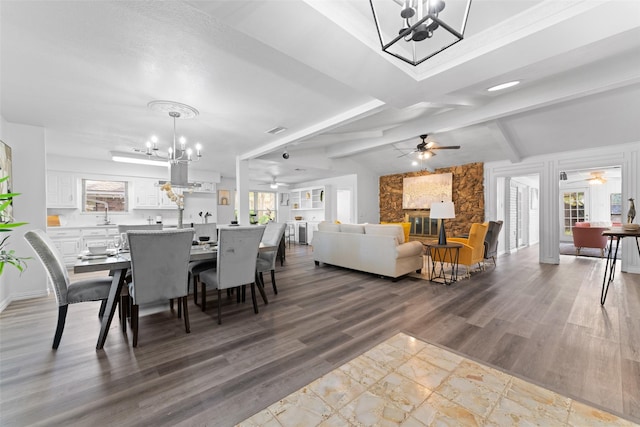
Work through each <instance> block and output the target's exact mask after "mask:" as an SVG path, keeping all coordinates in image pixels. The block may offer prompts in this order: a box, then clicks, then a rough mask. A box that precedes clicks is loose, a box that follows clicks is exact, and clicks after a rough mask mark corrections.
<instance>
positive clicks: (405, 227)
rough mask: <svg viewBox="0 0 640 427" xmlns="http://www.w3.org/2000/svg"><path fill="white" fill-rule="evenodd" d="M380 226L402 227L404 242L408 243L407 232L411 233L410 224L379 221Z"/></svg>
mask: <svg viewBox="0 0 640 427" xmlns="http://www.w3.org/2000/svg"><path fill="white" fill-rule="evenodd" d="M380 224H398V225H401V226H402V231H404V241H405V242H408V241H409V232H410V231H411V223H410V222H387V221H380Z"/></svg>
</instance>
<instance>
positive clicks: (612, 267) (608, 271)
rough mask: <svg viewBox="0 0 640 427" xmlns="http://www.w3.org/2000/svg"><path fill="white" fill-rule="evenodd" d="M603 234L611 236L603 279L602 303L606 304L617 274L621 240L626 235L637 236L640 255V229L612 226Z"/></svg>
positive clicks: (639, 253)
mask: <svg viewBox="0 0 640 427" xmlns="http://www.w3.org/2000/svg"><path fill="white" fill-rule="evenodd" d="M602 235H603V236H607V237H609V252H608V253H607V265H606V267H605V269H604V278H603V279H602V292H601V293H600V304H602V305H604V302H605V300H606V299H607V292H608V291H609V285H610V284H611V282H613V279H614V278H615V275H616V260H617V258H618V247H619V246H620V241H621V240H622V239H623V238H624V237H635V238H636V247H637V248H638V255H640V243H639V242H638V237H640V230H636V231H629V230H625V229H624V228H622V227H611V228H610V229H609V230H607V231H603V232H602ZM614 238H615V242H616V250H615V252H614V253H613V255H612V254H611V253H612V252H613V242H614Z"/></svg>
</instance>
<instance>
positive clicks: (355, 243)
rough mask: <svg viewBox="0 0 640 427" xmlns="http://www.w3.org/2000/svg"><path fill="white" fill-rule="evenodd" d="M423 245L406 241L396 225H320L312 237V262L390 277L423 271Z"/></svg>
mask: <svg viewBox="0 0 640 427" xmlns="http://www.w3.org/2000/svg"><path fill="white" fill-rule="evenodd" d="M422 252H423V248H422V243H420V242H415V241H410V242H405V233H404V229H403V227H402V226H401V225H399V224H335V223H331V222H322V223H320V224H319V225H318V231H317V232H315V233H314V237H313V260H314V262H315V264H316V265H319V264H320V263H325V264H331V265H335V266H339V267H345V268H351V269H354V270H359V271H364V272H367V273H373V274H378V275H381V276H385V277H390V278H392V279H394V280H396V279H398V278H399V277H400V276H403V275H406V274H408V273H412V272H419V271H420V270H421V269H422V265H423V260H422Z"/></svg>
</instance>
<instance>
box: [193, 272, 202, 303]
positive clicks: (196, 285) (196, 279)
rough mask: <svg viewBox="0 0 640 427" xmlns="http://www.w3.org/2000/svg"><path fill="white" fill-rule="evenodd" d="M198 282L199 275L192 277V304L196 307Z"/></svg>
mask: <svg viewBox="0 0 640 427" xmlns="http://www.w3.org/2000/svg"><path fill="white" fill-rule="evenodd" d="M199 281H200V275H195V276H193V303H194V304H195V305H198V282H199Z"/></svg>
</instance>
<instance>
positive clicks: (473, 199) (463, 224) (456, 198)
mask: <svg viewBox="0 0 640 427" xmlns="http://www.w3.org/2000/svg"><path fill="white" fill-rule="evenodd" d="M447 172H451V173H452V174H453V182H452V187H453V188H452V201H453V203H454V205H455V207H456V217H455V218H453V219H447V220H445V221H444V224H445V227H446V228H447V235H448V236H460V235H462V234H466V233H468V232H469V227H470V226H471V224H472V223H474V222H484V221H485V218H484V170H483V164H482V163H469V164H466V165H460V166H452V167H449V168H441V169H437V170H436V171H435V173H447ZM429 173H430V172H427V171H419V172H418V171H416V172H407V173H402V174H394V175H386V176H381V177H380V192H379V195H380V196H379V206H380V221H386V222H402V221H405V222H410V223H411V230H410V232H409V236H410V238H411V239H413V240H422V241H424V240H433V239H437V238H438V226H439V222H440V221H436V220H431V219H430V218H429V210H428V209H415V210H414V209H403V207H402V190H403V179H404V178H405V177H410V176H419V175H425V174H429Z"/></svg>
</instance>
